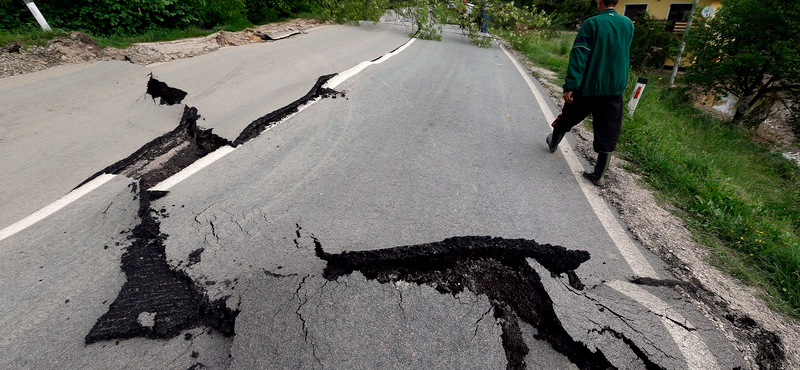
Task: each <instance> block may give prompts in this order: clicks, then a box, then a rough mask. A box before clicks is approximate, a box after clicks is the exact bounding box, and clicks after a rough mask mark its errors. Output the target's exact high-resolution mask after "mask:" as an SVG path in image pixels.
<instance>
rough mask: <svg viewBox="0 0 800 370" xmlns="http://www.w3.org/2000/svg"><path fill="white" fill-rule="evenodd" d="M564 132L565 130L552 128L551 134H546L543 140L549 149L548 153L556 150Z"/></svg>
mask: <svg viewBox="0 0 800 370" xmlns="http://www.w3.org/2000/svg"><path fill="white" fill-rule="evenodd" d="M565 134H566V132H561V131H556V130H553V133H552V134H550V135H547V139H545V141H546V142H547V147H548V148H549V149H550V153H555V152H556V149H558V144H559V143H560V142H561V139H563V138H564V135H565Z"/></svg>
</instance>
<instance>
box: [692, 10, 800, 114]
mask: <svg viewBox="0 0 800 370" xmlns="http://www.w3.org/2000/svg"><path fill="white" fill-rule="evenodd" d="M686 39H687V40H686V47H687V49H688V50H690V53H691V56H692V57H693V59H694V60H693V63H692V65H691V66H690V67H689V68H688V71H687V75H686V82H689V83H693V84H695V85H696V86H698V87H700V88H702V89H703V90H705V91H707V92H715V93H722V94H731V95H733V96H735V97H737V98H738V99H739V103H738V105H737V109H736V112H735V114H734V117H733V123H736V124H738V123H740V122H741V119H742V118H743V117H744V116H745V115H746V114H747V113H748V111H750V110H751V109H750V108H751V107H753V106H755V105H756V104H757V103H758V102H759V101H762V100H764V99H765V98H767V97H781V96H783V97H785V96H788V95H793V94H796V93H798V92H800V43H798V42H797V40H798V39H800V2H799V1H784V0H724V1H723V2H722V8H720V9H719V11H717V14H716V16H715V17H714V18H712V19H710V20H708V21H707V22H706V23H705V24H704V25H702V24H700V25H698V26H697V27H693V28H692V31H691V32H690V33H689V35H688V36H687V38H686Z"/></svg>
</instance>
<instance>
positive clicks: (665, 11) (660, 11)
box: [615, 0, 722, 67]
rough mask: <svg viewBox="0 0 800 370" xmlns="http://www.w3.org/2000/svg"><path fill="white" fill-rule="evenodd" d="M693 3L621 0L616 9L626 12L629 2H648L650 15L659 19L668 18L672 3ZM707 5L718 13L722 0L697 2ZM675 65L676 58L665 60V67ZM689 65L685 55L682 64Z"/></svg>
mask: <svg viewBox="0 0 800 370" xmlns="http://www.w3.org/2000/svg"><path fill="white" fill-rule="evenodd" d="M691 3H692V1H691V0H683V1H681V0H675V1H671V0H620V2H619V3H618V4H617V6H616V7H615V9H616V10H617V13H620V14H625V5H627V4H631V5H642V4H647V12H648V13H650V15H652V16H654V17H656V18H658V19H667V15H669V7H670V5H671V4H691ZM707 6H711V7H712V8H714V14H716V12H717V10H718V9H719V8H720V7H721V6H722V0H699V1H698V2H697V7H698V8H700V9H703V8H705V7H707ZM674 65H675V60H674V59H672V58H669V59H667V60H666V61H665V62H664V66H665V67H672V66H674ZM689 65H691V61H690V58H686V57H685V56H684V58H683V59H681V65H680V66H681V67H688V66H689Z"/></svg>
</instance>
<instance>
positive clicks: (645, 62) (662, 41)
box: [631, 13, 680, 72]
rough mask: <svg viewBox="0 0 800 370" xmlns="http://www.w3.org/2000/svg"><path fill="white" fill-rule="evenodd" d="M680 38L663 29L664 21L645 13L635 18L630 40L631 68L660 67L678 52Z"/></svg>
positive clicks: (642, 69) (637, 69) (641, 69)
mask: <svg viewBox="0 0 800 370" xmlns="http://www.w3.org/2000/svg"><path fill="white" fill-rule="evenodd" d="M679 45H680V40H679V39H678V36H676V35H675V34H674V33H671V32H667V31H664V23H663V22H661V21H660V20H659V19H657V18H656V17H654V16H652V15H650V13H645V14H643V15H642V16H640V17H639V18H637V19H636V31H635V32H634V33H633V40H631V68H633V69H634V70H636V71H640V72H641V71H645V70H647V69H660V68H662V67H663V66H664V62H665V61H666V60H667V58H669V57H674V56H675V55H676V54H677V52H678V47H679Z"/></svg>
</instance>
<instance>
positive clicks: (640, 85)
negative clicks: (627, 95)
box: [628, 77, 647, 116]
mask: <svg viewBox="0 0 800 370" xmlns="http://www.w3.org/2000/svg"><path fill="white" fill-rule="evenodd" d="M645 86H647V79H646V78H644V77H639V80H638V81H636V87H634V88H633V96H631V101H630V102H628V115H629V116H632V115H633V111H635V110H636V106H637V105H639V99H641V98H642V92H644V87H645Z"/></svg>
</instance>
